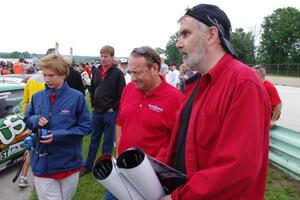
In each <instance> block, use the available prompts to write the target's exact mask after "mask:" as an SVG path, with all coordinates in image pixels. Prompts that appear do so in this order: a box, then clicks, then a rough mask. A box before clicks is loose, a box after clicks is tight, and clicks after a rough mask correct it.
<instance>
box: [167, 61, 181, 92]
mask: <svg viewBox="0 0 300 200" xmlns="http://www.w3.org/2000/svg"><path fill="white" fill-rule="evenodd" d="M166 80H167V83H169V84H170V85H172V86H173V87H175V88H177V87H179V84H180V81H179V71H178V70H177V69H176V63H175V62H171V63H170V66H169V72H168V74H167V76H166Z"/></svg>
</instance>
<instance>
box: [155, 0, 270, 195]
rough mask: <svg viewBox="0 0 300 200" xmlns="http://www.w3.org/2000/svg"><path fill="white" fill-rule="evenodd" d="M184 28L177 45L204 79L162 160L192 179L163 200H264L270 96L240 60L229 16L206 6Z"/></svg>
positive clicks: (189, 86)
mask: <svg viewBox="0 0 300 200" xmlns="http://www.w3.org/2000/svg"><path fill="white" fill-rule="evenodd" d="M178 22H179V38H178V42H177V43H176V47H177V48H178V49H179V52H180V54H181V55H182V57H183V62H184V64H185V65H187V66H188V67H190V68H191V69H192V70H193V71H197V74H195V75H194V76H193V77H191V78H190V79H188V80H187V81H186V93H185V100H184V102H183V104H182V106H181V109H180V111H179V114H178V115H177V116H178V118H177V119H176V123H175V128H174V131H173V133H172V136H171V137H172V138H171V142H170V145H169V148H168V150H167V152H166V154H165V153H164V152H161V153H160V156H158V158H159V159H160V160H161V161H163V162H166V163H167V164H168V165H170V166H172V167H174V168H175V169H177V170H178V171H181V172H182V173H186V174H187V181H186V182H185V183H183V184H182V185H181V186H179V187H178V188H177V189H175V190H174V191H173V192H172V193H171V194H170V195H167V196H164V197H163V198H161V200H170V199H173V200H178V199H199V200H200V199H201V200H211V199H239V200H254V199H255V200H263V199H264V192H265V186H266V180H267V171H268V154H269V131H270V130H269V128H270V112H271V105H270V102H269V97H268V94H267V92H266V90H265V89H264V86H263V84H262V83H261V81H260V80H259V78H258V77H257V75H256V74H255V72H254V71H253V70H252V69H251V68H250V67H249V66H247V65H245V64H244V63H242V62H240V61H238V60H237V59H235V57H236V53H235V50H234V49H233V47H232V46H231V44H230V42H229V41H230V34H231V24H230V21H229V19H228V17H227V15H226V14H225V13H224V11H223V10H221V9H220V8H219V7H217V6H215V5H209V4H199V5H197V6H195V7H193V8H191V9H187V11H186V13H185V15H184V16H183V17H181V18H180V19H179V21H178Z"/></svg>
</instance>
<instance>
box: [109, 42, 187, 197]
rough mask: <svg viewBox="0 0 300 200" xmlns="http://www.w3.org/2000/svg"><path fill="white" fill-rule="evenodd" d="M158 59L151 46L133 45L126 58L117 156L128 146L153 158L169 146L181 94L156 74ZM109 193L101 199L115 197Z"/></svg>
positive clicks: (117, 135) (117, 128)
mask: <svg viewBox="0 0 300 200" xmlns="http://www.w3.org/2000/svg"><path fill="white" fill-rule="evenodd" d="M160 66H161V60H160V57H159V55H158V54H157V53H156V52H155V50H154V49H152V48H150V47H147V46H144V47H140V48H135V49H134V50H133V51H132V52H131V54H130V57H129V68H130V71H131V81H132V82H130V83H128V85H127V86H126V87H125V89H124V90H123V94H122V97H121V101H120V109H119V113H118V118H117V125H116V143H117V155H119V154H121V153H122V152H123V151H125V150H126V149H128V148H130V147H139V148H142V149H143V150H144V151H145V153H147V154H148V155H150V156H152V157H156V156H157V155H158V153H159V151H160V150H162V149H165V148H167V147H168V145H169V142H170V138H171V133H172V130H173V127H174V123H175V118H176V113H177V111H178V109H179V107H180V105H181V102H182V100H183V95H182V93H181V92H180V91H179V90H178V89H176V88H174V87H173V86H171V85H169V84H168V83H167V82H166V81H165V79H164V78H163V76H161V75H159V70H160ZM115 199H116V197H114V196H113V195H112V194H111V193H110V192H106V193H105V194H104V200H115Z"/></svg>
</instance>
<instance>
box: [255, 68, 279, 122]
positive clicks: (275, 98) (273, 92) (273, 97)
mask: <svg viewBox="0 0 300 200" xmlns="http://www.w3.org/2000/svg"><path fill="white" fill-rule="evenodd" d="M254 70H255V72H256V74H257V75H258V76H259V78H260V80H261V81H262V82H263V84H264V86H265V88H266V90H267V93H268V95H269V97H270V102H271V106H272V113H271V128H272V127H273V126H275V125H276V121H277V120H278V119H279V117H280V114H281V108H282V102H281V99H280V97H279V94H278V92H277V89H276V87H275V86H274V84H273V83H272V82H271V81H268V80H266V79H265V77H266V69H265V67H264V66H262V65H257V66H254Z"/></svg>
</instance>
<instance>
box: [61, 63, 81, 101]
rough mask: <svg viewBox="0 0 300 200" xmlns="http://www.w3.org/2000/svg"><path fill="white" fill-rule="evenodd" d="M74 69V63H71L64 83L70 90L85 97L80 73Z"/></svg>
mask: <svg viewBox="0 0 300 200" xmlns="http://www.w3.org/2000/svg"><path fill="white" fill-rule="evenodd" d="M75 67H76V66H75V63H74V62H73V63H72V65H70V70H69V74H68V76H67V79H66V81H67V83H68V85H69V86H70V87H71V88H73V89H75V90H78V91H79V92H81V93H82V94H83V95H85V88H84V85H83V81H82V79H81V75H80V72H79V71H77V70H76V69H74V68H75Z"/></svg>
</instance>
